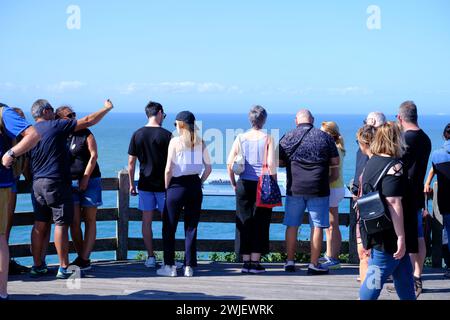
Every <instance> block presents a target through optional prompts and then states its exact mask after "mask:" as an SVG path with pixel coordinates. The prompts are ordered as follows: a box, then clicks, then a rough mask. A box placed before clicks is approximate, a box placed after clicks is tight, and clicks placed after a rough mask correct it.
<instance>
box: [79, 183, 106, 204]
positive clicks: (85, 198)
mask: <svg viewBox="0 0 450 320" xmlns="http://www.w3.org/2000/svg"><path fill="white" fill-rule="evenodd" d="M72 186H75V187H78V181H73V183H72ZM73 202H74V204H79V205H80V206H81V207H83V208H94V207H95V208H96V207H100V206H101V205H102V204H103V202H102V178H92V179H89V183H88V187H87V189H86V190H84V191H83V192H73Z"/></svg>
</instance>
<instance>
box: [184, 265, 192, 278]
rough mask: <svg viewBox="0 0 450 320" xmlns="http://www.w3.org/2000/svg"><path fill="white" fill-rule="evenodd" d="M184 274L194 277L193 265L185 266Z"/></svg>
mask: <svg viewBox="0 0 450 320" xmlns="http://www.w3.org/2000/svg"><path fill="white" fill-rule="evenodd" d="M184 276H185V277H193V276H194V269H193V268H192V267H189V266H186V267H184Z"/></svg>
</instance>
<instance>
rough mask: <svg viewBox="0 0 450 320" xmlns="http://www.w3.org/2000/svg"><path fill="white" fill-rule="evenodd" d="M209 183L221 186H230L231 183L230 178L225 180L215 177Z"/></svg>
mask: <svg viewBox="0 0 450 320" xmlns="http://www.w3.org/2000/svg"><path fill="white" fill-rule="evenodd" d="M208 184H211V185H215V186H217V185H219V186H229V185H231V182H230V180H224V179H214V180H210V181H209V183H208Z"/></svg>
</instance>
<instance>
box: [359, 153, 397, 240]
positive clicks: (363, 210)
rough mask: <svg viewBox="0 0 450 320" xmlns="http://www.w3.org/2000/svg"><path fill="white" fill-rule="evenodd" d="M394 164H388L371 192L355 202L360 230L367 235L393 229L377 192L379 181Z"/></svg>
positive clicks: (383, 203) (381, 198) (389, 217)
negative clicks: (362, 229)
mask: <svg viewBox="0 0 450 320" xmlns="http://www.w3.org/2000/svg"><path fill="white" fill-rule="evenodd" d="M394 163H395V161H391V162H389V163H388V165H387V166H386V167H385V168H384V169H383V171H382V172H381V174H380V176H379V177H378V179H377V181H376V182H375V185H374V186H373V187H372V192H369V193H367V194H365V195H363V196H361V197H360V198H359V199H358V200H356V206H357V207H358V211H359V219H360V228H364V230H365V231H366V233H367V234H369V235H373V234H376V233H379V232H382V231H385V230H389V229H392V228H393V227H394V224H393V223H392V219H391V216H390V213H389V209H388V208H387V206H386V204H385V201H384V200H383V197H382V195H381V193H380V191H379V190H377V187H378V184H379V183H380V181H381V179H383V177H384V176H385V175H386V173H387V172H388V170H389V169H390V168H391V166H392V164H394ZM363 174H364V173H363Z"/></svg>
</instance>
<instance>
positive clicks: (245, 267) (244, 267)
mask: <svg viewBox="0 0 450 320" xmlns="http://www.w3.org/2000/svg"><path fill="white" fill-rule="evenodd" d="M249 271H250V262H244V264H243V265H242V269H241V272H242V273H248V272H249Z"/></svg>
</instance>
